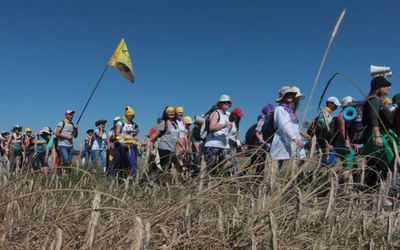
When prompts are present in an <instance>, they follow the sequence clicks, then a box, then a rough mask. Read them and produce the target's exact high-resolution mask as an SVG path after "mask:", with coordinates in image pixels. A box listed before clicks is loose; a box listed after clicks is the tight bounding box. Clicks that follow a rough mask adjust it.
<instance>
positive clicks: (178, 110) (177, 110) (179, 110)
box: [175, 107, 183, 113]
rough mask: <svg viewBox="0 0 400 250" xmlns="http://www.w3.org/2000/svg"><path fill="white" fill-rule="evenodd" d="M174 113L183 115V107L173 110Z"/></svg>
mask: <svg viewBox="0 0 400 250" xmlns="http://www.w3.org/2000/svg"><path fill="white" fill-rule="evenodd" d="M175 111H176V112H177V113H183V107H177V108H176V109H175Z"/></svg>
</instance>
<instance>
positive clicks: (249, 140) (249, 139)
mask: <svg viewBox="0 0 400 250" xmlns="http://www.w3.org/2000/svg"><path fill="white" fill-rule="evenodd" d="M256 128H257V123H255V124H254V125H253V126H251V127H250V128H249V129H248V130H247V132H246V135H245V140H246V144H247V145H250V146H255V145H257V137H256Z"/></svg>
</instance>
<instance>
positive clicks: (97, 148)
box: [90, 119, 107, 174]
mask: <svg viewBox="0 0 400 250" xmlns="http://www.w3.org/2000/svg"><path fill="white" fill-rule="evenodd" d="M106 123H107V120H105V119H100V120H97V121H96V122H95V124H94V125H95V126H96V127H97V128H96V130H94V133H93V135H92V138H90V141H91V143H90V149H91V151H92V172H93V173H94V174H96V173H97V171H96V168H97V159H98V158H100V159H101V165H102V166H103V171H104V173H106V171H107V169H106V165H107V152H106V151H107V131H106V130H105V127H106Z"/></svg>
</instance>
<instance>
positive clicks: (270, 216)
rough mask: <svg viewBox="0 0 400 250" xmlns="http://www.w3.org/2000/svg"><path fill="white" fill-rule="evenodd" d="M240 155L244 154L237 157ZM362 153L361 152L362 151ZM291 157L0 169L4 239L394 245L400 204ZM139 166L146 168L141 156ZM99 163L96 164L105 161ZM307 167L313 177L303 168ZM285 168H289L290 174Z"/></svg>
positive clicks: (67, 243)
mask: <svg viewBox="0 0 400 250" xmlns="http://www.w3.org/2000/svg"><path fill="white" fill-rule="evenodd" d="M240 161H241V162H242V163H243V165H246V164H248V158H247V157H240ZM360 161H362V159H360ZM295 163H296V161H292V162H291V164H289V165H288V168H286V169H285V170H282V169H278V167H277V166H278V165H277V162H276V161H274V160H273V159H271V158H268V159H267V160H266V161H265V163H264V164H265V174H264V175H263V176H255V175H253V174H252V173H254V167H255V166H250V169H249V172H248V173H247V174H246V175H244V176H240V177H239V176H224V177H214V178H210V179H208V180H207V182H205V181H204V179H202V178H200V177H196V178H193V179H191V180H190V181H187V182H184V183H181V184H180V185H175V183H173V182H172V180H171V179H170V177H169V174H168V173H165V174H164V176H163V177H162V178H164V180H165V182H162V183H160V185H158V186H151V185H148V184H147V183H146V184H144V185H141V184H139V182H138V181H137V180H129V179H115V178H114V179H103V178H101V175H95V176H93V175H92V174H91V172H90V171H85V170H84V169H82V168H81V167H80V166H79V165H76V166H74V168H73V169H72V170H70V171H68V176H64V177H62V176H58V175H55V174H50V175H48V176H43V175H38V174H32V173H28V174H24V175H17V176H13V175H11V174H10V173H9V172H7V171H6V170H4V169H3V170H2V172H1V174H0V190H1V197H0V199H1V201H0V216H1V220H2V223H1V224H0V236H1V238H0V248H1V249H352V248H354V249H396V248H399V247H400V237H399V213H398V210H397V209H394V207H396V206H398V204H397V201H395V206H394V207H384V206H382V199H383V198H384V197H385V195H384V194H386V193H387V191H388V188H389V184H388V183H382V187H381V189H380V191H379V193H378V194H373V193H371V192H367V191H365V190H364V188H363V185H362V184H361V182H360V180H361V179H362V175H363V171H364V170H363V168H361V169H359V170H358V171H357V174H356V175H355V177H356V178H355V179H352V178H351V179H350V181H349V182H347V183H341V182H340V174H339V173H340V172H337V174H334V178H332V180H330V181H328V180H327V178H326V174H325V173H324V171H319V172H317V171H312V170H313V169H315V165H316V164H317V163H316V161H314V160H309V161H308V162H306V164H305V168H304V169H307V171H305V170H304V169H298V168H297V167H296V165H295ZM140 166H141V171H144V169H145V168H146V165H145V163H144V162H143V159H141V160H140ZM99 171H100V169H99ZM305 172H308V178H303V177H302V176H303V175H302V174H303V173H305ZM287 173H289V174H287Z"/></svg>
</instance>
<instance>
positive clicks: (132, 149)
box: [108, 106, 140, 178]
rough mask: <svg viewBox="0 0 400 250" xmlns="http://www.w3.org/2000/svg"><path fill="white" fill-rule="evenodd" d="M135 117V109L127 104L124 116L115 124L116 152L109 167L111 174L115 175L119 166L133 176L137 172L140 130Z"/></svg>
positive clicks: (109, 173)
mask: <svg viewBox="0 0 400 250" xmlns="http://www.w3.org/2000/svg"><path fill="white" fill-rule="evenodd" d="M134 118H135V111H134V110H133V109H132V108H131V107H129V106H126V107H125V114H124V116H123V117H122V118H121V119H120V120H119V121H118V122H117V124H116V125H115V138H116V141H115V143H114V147H115V153H114V158H113V160H112V161H111V164H110V167H109V172H108V175H109V176H115V175H116V174H117V173H116V172H117V169H118V168H122V169H124V170H128V171H129V173H128V175H129V176H130V177H132V178H134V177H135V176H136V174H137V171H138V166H137V152H138V149H137V146H138V145H140V144H139V143H138V142H137V140H136V136H137V135H138V134H139V132H140V130H139V127H138V125H137V124H136V123H135V122H134V121H133V119H134Z"/></svg>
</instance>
